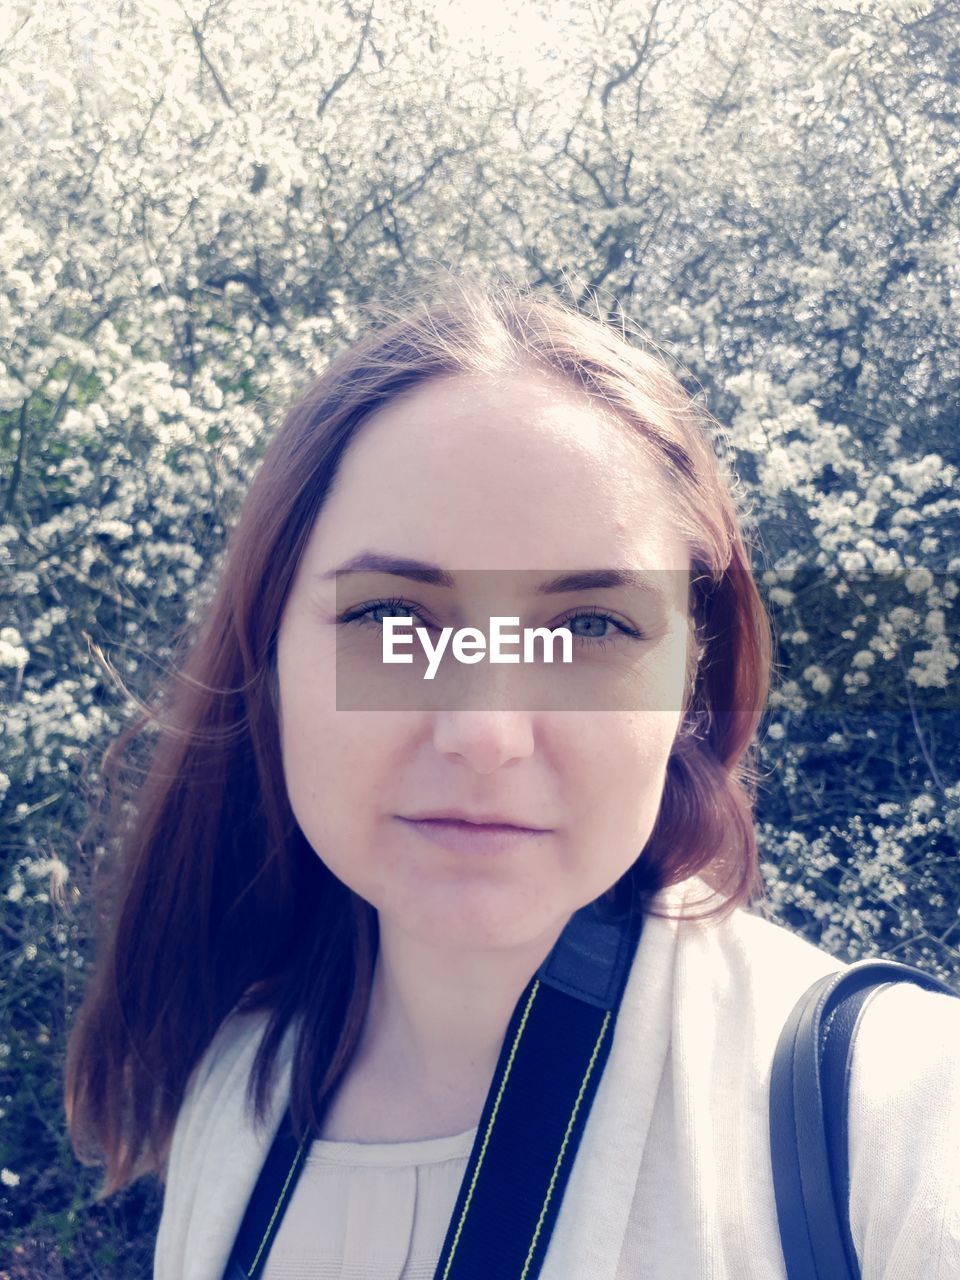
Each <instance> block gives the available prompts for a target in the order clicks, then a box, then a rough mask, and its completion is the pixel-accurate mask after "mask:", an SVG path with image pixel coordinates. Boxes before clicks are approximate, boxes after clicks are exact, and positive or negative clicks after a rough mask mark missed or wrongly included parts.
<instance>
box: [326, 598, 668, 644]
mask: <svg viewBox="0 0 960 1280" xmlns="http://www.w3.org/2000/svg"><path fill="white" fill-rule="evenodd" d="M386 614H393V615H394V616H395V617H400V618H410V617H412V618H413V620H414V625H421V626H424V627H427V628H429V627H430V626H431V623H430V621H429V619H426V618H424V616H423V614H422V613H421V612H420V611H419V610H418V609H417V608H415V607H414V606H413V605H412V604H410V603H409V602H408V601H407V600H401V599H389V600H371V601H370V603H369V604H363V605H358V606H357V607H356V608H355V609H349V610H347V612H346V613H343V614H341V615H340V617H339V618H337V622H338V623H344V622H359V623H360V624H361V626H372V627H377V628H378V629H382V625H383V616H384V615H386ZM559 628H565V629H566V630H568V631H569V632H570V634H571V635H572V636H573V639H574V641H575V642H576V643H577V644H578V645H580V646H582V647H587V648H592V649H597V648H602V647H605V646H606V645H610V644H615V643H616V642H617V641H618V640H623V639H630V640H642V639H643V633H642V632H640V631H637V630H635V629H634V628H633V627H631V626H629V625H628V624H627V623H625V622H621V621H620V620H619V619H618V618H615V617H613V615H612V614H609V613H604V612H603V610H602V609H581V610H579V611H578V612H577V613H573V614H569V615H568V616H567V617H566V618H564V619H562V620H561V621H560V622H558V623H557V624H556V628H555V629H559Z"/></svg>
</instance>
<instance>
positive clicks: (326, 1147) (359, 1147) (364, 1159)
mask: <svg viewBox="0 0 960 1280" xmlns="http://www.w3.org/2000/svg"><path fill="white" fill-rule="evenodd" d="M476 1132H477V1130H476V1127H474V1128H473V1129H468V1130H467V1131H466V1132H465V1133H458V1134H454V1135H453V1136H451V1137H447V1138H424V1139H421V1140H420V1141H417V1142H331V1141H329V1140H327V1139H321V1140H319V1141H315V1142H313V1144H312V1145H311V1146H310V1147H308V1149H307V1155H306V1160H305V1162H304V1166H303V1170H302V1172H301V1173H300V1177H299V1178H298V1179H297V1183H296V1186H295V1187H294V1190H293V1195H292V1196H291V1197H290V1203H289V1205H288V1206H287V1210H286V1213H285V1214H284V1215H283V1218H282V1220H281V1223H280V1228H279V1230H278V1231H277V1235H276V1239H275V1240H274V1242H273V1245H272V1246H271V1249H270V1252H269V1254H268V1255H267V1262H266V1265H265V1266H264V1269H263V1280H433V1273H434V1271H435V1270H436V1266H437V1258H438V1257H439V1255H440V1250H441V1248H442V1247H443V1240H444V1236H445V1235H446V1233H447V1225H448V1223H449V1222H450V1215H451V1213H452V1212H453V1205H454V1202H455V1200H456V1198H457V1192H458V1191H459V1189H460V1182H461V1179H462V1178H463V1171H464V1169H465V1168H466V1167H467V1160H468V1159H469V1156H470V1150H471V1148H472V1146H473V1139H474V1136H475V1134H476Z"/></svg>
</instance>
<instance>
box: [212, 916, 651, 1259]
mask: <svg viewBox="0 0 960 1280" xmlns="http://www.w3.org/2000/svg"><path fill="white" fill-rule="evenodd" d="M641 924H642V916H641V915H640V913H635V914H632V915H627V916H625V917H624V918H622V919H621V920H618V921H610V920H607V919H604V918H602V917H601V915H600V914H599V912H598V911H597V910H596V904H594V903H590V904H588V905H587V906H586V907H582V908H581V909H580V910H579V911H577V912H575V913H574V914H573V916H572V917H571V918H570V920H569V921H568V923H567V925H566V927H565V928H564V930H563V932H562V933H561V935H560V937H559V938H558V939H557V942H556V943H555V945H554V947H553V949H552V950H551V952H550V954H549V955H548V956H547V958H546V959H545V960H544V962H543V964H542V965H541V966H540V968H539V969H538V970H537V972H536V973H535V974H534V975H533V977H532V978H531V979H530V981H529V982H528V983H527V986H526V987H525V989H524V991H523V993H522V994H521V996H520V999H519V1000H518V1001H517V1004H516V1006H515V1008H514V1011H513V1014H512V1016H511V1019H510V1023H509V1025H508V1027H507V1031H506V1034H505V1036H504V1040H503V1045H502V1047H501V1051H500V1057H499V1060H498V1062H497V1066H496V1070H495V1071H494V1073H493V1079H492V1081H491V1084H490V1088H489V1090H488V1093H487V1098H486V1101H485V1103H484V1108H483V1113H482V1114H481V1116H480V1121H479V1124H478V1126H477V1136H476V1138H475V1140H474V1144H473V1147H472V1149H471V1152H470V1156H469V1159H468V1161H467V1167H466V1170H465V1171H464V1175H463V1178H462V1180H461V1184H460V1190H459V1193H458V1195H457V1200H456V1204H455V1205H454V1208H453V1213H452V1215H451V1218H450V1224H449V1227H448V1229H447V1233H446V1236H445V1238H444V1242H443V1247H442V1249H441V1253H440V1258H439V1261H438V1263H437V1267H436V1271H435V1273H434V1274H435V1280H491V1277H516V1278H517V1280H519V1278H520V1277H521V1276H522V1277H523V1280H535V1277H536V1276H537V1275H538V1273H539V1271H540V1267H541V1265H542V1263H543V1258H544V1255H545V1253H546V1248H547V1244H548V1242H549V1240H550V1235H551V1232H552V1230H553V1225H554V1222H555V1221H556V1217H557V1213H558V1212H559V1209H560V1204H561V1201H562V1199H563V1194H564V1190H565V1188H566V1185H567V1180H568V1178H569V1175H570V1169H571V1167H572V1165H573V1161H574V1157H575V1155H576V1152H577V1148H578V1145H579V1142H580V1138H581V1135H582V1134H583V1130H584V1127H585V1125H586V1122H587V1117H588V1115H589V1113H590V1107H591V1104H592V1102H593V1098H594V1095H595V1094H596V1090H597V1086H598V1084H599V1082H600V1077H601V1075H602V1074H603V1069H604V1066H605V1064H606V1061H607V1057H608V1055H609V1053H610V1045H611V1042H612V1040H613V1031H614V1026H615V1023H616V1018H617V1013H618V1011H619V1008H620V1002H621V999H622V997H623V991H624V988H625V986H626V982H627V978H628V976H629V973H630V968H631V965H632V963H633V959H634V956H635V954H636V949H637V944H638V942H639V938H640V930H641ZM309 1141H310V1135H309V1134H308V1135H307V1136H305V1137H304V1139H303V1140H302V1141H301V1142H300V1143H299V1144H298V1143H297V1141H296V1139H295V1137H294V1135H293V1128H292V1123H291V1119H290V1112H289V1109H287V1110H286V1111H285V1113H284V1115H283V1117H282V1119H281V1122H280V1127H279V1129H278V1131H277V1134H276V1138H275V1139H274V1142H273V1144H272V1146H271V1148H270V1151H269V1152H268V1154H267V1158H266V1160H265V1162H264V1165H263V1168H262V1169H261V1172H260V1176H259V1178H258V1181H257V1183H256V1186H255V1188H254V1191H253V1194H252V1196H251V1198H250V1201H249V1203H248V1205H247V1208H246V1211H245V1214H244V1217H243V1220H242V1222H241V1225H240V1229H239V1232H238V1234H237V1237H236V1240H235V1243H234V1247H233V1252H232V1253H231V1255H230V1260H229V1262H228V1264H227V1269H226V1271H225V1272H224V1276H223V1280H253V1278H254V1277H256V1276H259V1275H260V1273H261V1271H262V1269H263V1266H264V1263H265V1262H266V1258H267V1254H268V1253H269V1250H270V1246H271V1244H272V1242H273V1240H274V1238H275V1236H276V1232H277V1229H278V1227H279V1225H280V1220H281V1218H282V1217H283V1213H284V1211H285V1210H286V1208H287V1206H288V1204H289V1202H290V1197H291V1195H292V1191H293V1187H294V1185H295V1183H296V1180H297V1178H298V1177H299V1175H300V1172H301V1171H302V1168H303V1163H304V1160H305V1157H306V1150H307V1147H308V1145H309Z"/></svg>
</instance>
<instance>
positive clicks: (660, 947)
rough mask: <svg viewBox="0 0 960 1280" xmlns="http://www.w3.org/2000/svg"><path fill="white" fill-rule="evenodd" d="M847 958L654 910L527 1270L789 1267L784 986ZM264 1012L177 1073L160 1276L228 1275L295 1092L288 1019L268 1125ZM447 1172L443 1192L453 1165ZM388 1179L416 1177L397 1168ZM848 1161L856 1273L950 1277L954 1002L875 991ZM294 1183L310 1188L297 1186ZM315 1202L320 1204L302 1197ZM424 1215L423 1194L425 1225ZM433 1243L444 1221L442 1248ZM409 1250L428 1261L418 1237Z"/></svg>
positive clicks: (673, 1273)
mask: <svg viewBox="0 0 960 1280" xmlns="http://www.w3.org/2000/svg"><path fill="white" fill-rule="evenodd" d="M702 890H703V886H702V883H701V882H699V881H696V880H694V881H688V882H686V885H685V886H677V887H675V888H674V889H671V890H667V891H665V893H664V895H663V897H662V899H661V901H662V902H663V903H666V904H670V905H676V904H677V902H678V901H679V900H680V899H681V898H682V897H683V895H684V894H685V893H686V892H689V891H692V892H693V894H694V895H699V894H702ZM842 967H843V966H842V965H841V964H840V962H839V961H837V960H836V959H835V958H834V957H832V956H829V955H827V954H826V953H825V952H823V951H820V950H819V949H818V948H816V947H814V946H812V945H811V944H810V943H808V942H806V941H804V940H803V939H801V938H799V937H797V936H796V935H794V934H793V933H791V932H789V931H788V930H786V929H783V928H781V927H779V926H776V925H774V924H771V923H769V922H768V921H765V920H763V919H761V918H760V917H758V916H756V915H754V914H752V913H750V912H748V911H744V910H737V911H734V912H733V913H732V914H731V915H730V916H729V917H728V918H727V919H726V920H725V921H720V922H718V921H712V922H709V921H708V922H704V923H695V922H686V923H678V922H677V921H675V920H664V919H662V918H660V917H657V916H647V918H646V920H645V921H644V926H643V932H642V935H641V938H640V944H639V946H638V948H637V955H636V959H635V961H634V964H633V967H632V969H631V972H630V976H629V980H628V983H627V987H626V990H625V993H624V999H623V1003H622V1006H621V1009H620V1014H619V1016H618V1018H617V1022H616V1029H615V1032H614V1036H613V1041H612V1044H611V1048H610V1057H609V1059H608V1061H607V1065H606V1068H605V1070H604V1072H603V1075H602V1076H601V1079H600V1083H599V1085H598V1088H597V1093H596V1097H595V1099H594V1102H593V1106H592V1108H591V1110H590V1115H589V1119H588V1121H587V1124H586V1127H585V1130H584V1134H583V1138H582V1140H581V1144H580V1148H579V1150H578V1152H577V1156H576V1159H575V1161H574V1164H573V1167H572V1169H571V1171H570V1179H569V1182H568V1184H567V1188H566V1192H565V1195H564V1197H563V1200H562V1203H561V1206H560V1210H559V1213H558V1216H557V1221H556V1224H555V1226H554V1230H553V1234H552V1235H551V1237H550V1243H549V1246H548V1248H547V1251H546V1256H545V1258H544V1263H543V1268H542V1270H541V1273H540V1277H541V1280H585V1278H589V1280H786V1273H785V1268H784V1264H783V1259H782V1255H781V1253H780V1242H779V1231H778V1227H777V1218H776V1205H775V1201H774V1194H773V1184H772V1174H771V1168H770V1156H769V1145H768V1144H769V1128H768V1119H767V1105H768V1096H769V1080H770V1067H771V1062H772V1058H773V1051H774V1047H775V1045H776V1042H777V1038H778V1036H779V1034H780V1030H781V1028H782V1026H783V1023H784V1020H785V1019H786V1017H787V1014H788V1013H789V1012H790V1010H791V1008H792V1007H793V1005H794V1003H795V1001H796V1000H797V998H798V997H799V996H800V995H801V993H802V992H803V991H805V990H806V988H807V987H808V986H809V985H810V983H811V982H813V981H814V980H815V979H817V978H819V977H821V976H823V975H824V974H825V973H829V972H833V971H836V970H837V969H840V968H842ZM264 1020H265V1015H264V1014H242V1015H241V1014H233V1015H231V1016H230V1017H229V1018H228V1019H226V1020H225V1022H224V1024H223V1026H222V1027H221V1028H220V1030H219V1031H218V1033H217V1036H216V1037H215V1039H214V1042H213V1044H212V1045H211V1046H210V1049H209V1050H208V1052H207V1053H206V1054H205V1056H204V1058H203V1060H202V1062H201V1063H200V1065H199V1067H198V1069H197V1071H196V1072H195V1073H194V1075H193V1077H192V1079H191V1082H190V1086H189V1088H188V1091H187V1095H186V1097H185V1099H184V1102H183V1105H182V1107H181V1110H180V1114H179V1116H178V1119H177V1125H176V1128H175V1130H174V1135H173V1142H172V1147H171V1154H170V1162H169V1168H168V1176H167V1184H166V1192H165V1197H164V1204H163V1213H162V1216H161V1220H160V1227H159V1231H158V1235H157V1244H156V1252H155V1262H154V1280H221V1278H222V1276H223V1271H224V1268H225V1265H226V1261H227V1258H228V1257H229V1254H230V1251H231V1248H232V1246H233V1241H234V1238H235V1235H236V1232H237V1229H238V1227H239V1224H240V1220H241V1218H242V1216H243V1212H244V1209H245V1208H246V1205H247V1201H248V1199H249V1196H250V1193H251V1191H252V1189H253V1185H254V1183H255V1182H256V1180H257V1176H258V1175H259V1172H260V1168H261V1166H262V1164H263V1160H264V1158H265V1157H266V1153H267V1151H268V1149H269V1147H270V1143H271V1141H272V1139H273V1135H274V1133H275V1131H276V1127H277V1125H278V1124H279V1122H280V1118H281V1115H282V1113H283V1110H284V1108H285V1106H286V1102H287V1099H288V1096H289V1072H290V1061H291V1057H292V1049H293V1036H294V1033H295V1030H296V1024H292V1025H291V1027H290V1028H288V1032H287V1035H286V1037H285V1039H284V1042H283V1047H282V1050H281V1058H280V1063H281V1069H280V1070H279V1071H278V1073H277V1084H276V1087H275V1090H274V1093H273V1096H272V1099H271V1107H270V1112H269V1116H268V1120H267V1123H266V1125H265V1126H263V1127H256V1126H254V1124H253V1122H252V1118H251V1116H250V1115H249V1113H248V1111H247V1108H246V1099H245V1088H246V1081H247V1076H248V1073H249V1069H250V1066H251V1064H252V1061H253V1058H254V1055H255V1053H256V1049H257V1045H258V1042H259V1036H260V1033H261V1031H262V1027H263V1024H264ZM460 1136H461V1137H463V1136H464V1135H460ZM333 1145H338V1144H333ZM346 1145H348V1146H350V1147H353V1148H354V1149H355V1148H356V1145H357V1144H346ZM377 1145H380V1144H377ZM388 1145H392V1144H388ZM397 1145H398V1148H399V1147H405V1146H408V1144H405V1143H404V1144H397ZM322 1150H323V1144H321V1146H320V1148H318V1151H320V1152H322ZM404 1158H405V1157H404ZM441 1167H445V1166H442V1165H441ZM401 1168H402V1166H401ZM369 1172H370V1171H369V1170H367V1169H364V1170H363V1171H362V1174H361V1175H360V1176H366V1175H367V1174H368V1173H369ZM389 1172H390V1174H391V1175H392V1174H393V1173H394V1172H396V1170H394V1169H391V1170H390V1171H389ZM448 1175H449V1182H448V1183H447V1189H446V1194H447V1196H448V1197H449V1199H450V1205H451V1208H452V1202H453V1198H454V1197H455V1192H456V1189H457V1188H456V1187H455V1186H453V1183H454V1182H455V1181H457V1179H456V1174H455V1166H454V1164H453V1162H452V1161H451V1163H450V1165H449V1167H448ZM305 1176H306V1175H301V1181H302V1178H303V1177H305ZM324 1176H326V1175H324ZM351 1176H352V1175H351ZM399 1176H401V1177H403V1176H405V1177H407V1179H408V1186H409V1177H410V1174H409V1172H406V1173H403V1174H400V1175H399ZM415 1176H416V1178H417V1189H418V1192H419V1191H420V1190H421V1189H422V1190H423V1191H424V1192H425V1193H426V1194H427V1195H428V1196H429V1197H430V1199H431V1200H432V1201H433V1202H434V1205H435V1210H436V1211H437V1212H438V1211H439V1205H438V1201H439V1197H440V1195H441V1193H440V1191H439V1188H438V1187H436V1186H434V1187H433V1188H432V1191H430V1192H427V1191H426V1188H427V1182H428V1179H427V1178H426V1177H424V1176H423V1169H422V1167H421V1166H417V1167H416V1175H415ZM850 1176H851V1199H850V1217H851V1224H852V1230H853V1238H854V1242H855V1245H856V1248H857V1251H858V1254H859V1257H860V1261H861V1269H862V1277H863V1280H958V1277H960V1000H956V999H952V998H951V997H949V996H946V995H942V994H939V993H934V992H927V991H923V990H921V989H919V988H917V987H914V986H912V985H909V984H904V985H902V986H895V987H892V988H891V989H889V990H887V991H884V992H882V993H880V994H879V995H878V996H876V997H875V999H874V1000H873V1001H872V1002H871V1003H870V1004H869V1005H868V1006H867V1009H866V1012H865V1014H864V1016H863V1021H862V1026H861V1029H860V1032H859V1034H858V1037H857V1041H856V1046H855V1050H854V1056H853V1064H852V1078H851V1106H850ZM328 1181H329V1179H328ZM307 1185H308V1187H309V1186H310V1184H309V1183H308V1184H307ZM334 1185H335V1180H334ZM295 1194H296V1195H297V1196H298V1197H300V1199H301V1200H303V1197H304V1196H307V1197H309V1195H310V1192H309V1191H307V1192H303V1191H301V1189H300V1185H299V1184H298V1187H297V1189H296V1191H295ZM407 1194H408V1196H409V1190H408V1192H407ZM419 1199H420V1197H419V1194H418V1196H417V1201H418V1204H417V1205H415V1206H414V1217H413V1222H414V1224H416V1223H417V1222H418V1221H419V1218H420V1208H419ZM351 1203H354V1200H353V1198H351ZM356 1203H359V1201H357V1202H356ZM309 1209H310V1212H311V1213H317V1214H319V1212H321V1211H320V1210H319V1209H317V1207H316V1202H314V1203H313V1204H312V1205H311V1206H310V1207H309ZM354 1211H355V1210H354V1209H353V1208H351V1210H350V1212H354ZM291 1212H292V1210H291V1209H288V1211H287V1214H288V1216H289V1214H290V1213H291ZM304 1212H305V1213H306V1212H307V1209H305V1210H304ZM324 1212H326V1211H324ZM431 1212H433V1211H431V1210H427V1209H426V1200H425V1201H424V1219H423V1220H424V1222H426V1221H427V1218H428V1215H429V1214H430V1213H431ZM314 1220H315V1221H317V1222H318V1221H319V1218H316V1219H314ZM325 1220H326V1219H325ZM390 1220H391V1222H392V1221H394V1220H395V1219H390ZM406 1220H407V1222H408V1224H409V1222H410V1221H411V1219H410V1218H409V1216H408V1217H407V1219H406ZM284 1221H285V1222H286V1221H287V1219H286V1218H285V1220H284ZM415 1230H417V1231H419V1230H420V1228H419V1227H416V1226H415ZM426 1230H428V1229H427V1228H424V1231H425V1232H426ZM351 1238H352V1233H351ZM442 1238H443V1233H442V1232H437V1234H436V1235H435V1245H434V1247H435V1249H436V1250H437V1252H439V1247H440V1245H441V1243H442ZM338 1239H339V1241H340V1243H341V1244H342V1242H343V1236H342V1235H341V1236H340V1237H338V1236H337V1235H336V1232H335V1233H334V1235H333V1236H332V1237H330V1236H328V1237H326V1238H325V1239H324V1240H323V1241H320V1240H319V1239H318V1240H316V1255H315V1256H314V1260H313V1263H312V1266H313V1271H312V1275H319V1274H322V1273H321V1272H320V1271H318V1270H317V1261H316V1259H317V1258H322V1257H324V1256H326V1257H329V1256H330V1254H331V1251H335V1250H336V1249H337V1248H338V1247H339V1246H338V1243H337V1241H338ZM386 1239H387V1232H386V1231H384V1230H381V1226H380V1223H379V1221H377V1222H374V1223H373V1229H370V1230H369V1231H368V1233H367V1235H366V1240H365V1241H364V1242H363V1243H364V1244H365V1246H366V1250H367V1253H366V1262H364V1260H363V1258H357V1265H358V1266H359V1267H360V1270H358V1271H356V1272H354V1273H353V1274H356V1275H357V1276H364V1277H365V1280H373V1277H374V1276H378V1277H379V1276H380V1275H382V1274H389V1273H388V1272H381V1271H380V1270H379V1269H378V1263H377V1262H376V1261H375V1259H376V1258H378V1257H379V1255H378V1253H377V1250H379V1249H380V1248H381V1247H382V1241H384V1240H386ZM423 1239H424V1240H425V1239H426V1235H425V1234H424V1236H423ZM419 1247H420V1246H419V1244H418V1245H417V1248H418V1249H419ZM410 1261H411V1264H412V1263H413V1262H414V1261H416V1265H418V1266H421V1267H422V1265H423V1263H422V1261H421V1260H420V1255H419V1253H418V1254H417V1255H416V1258H414V1257H413V1255H411V1258H410ZM271 1263H272V1256H271ZM277 1265H285V1264H281V1263H279V1262H278V1264H277ZM364 1266H366V1272H364V1270H363V1267H364ZM268 1274H271V1273H269V1272H268ZM276 1274H277V1275H280V1274H283V1273H282V1272H277V1273H276ZM344 1274H345V1275H346V1274H348V1273H346V1272H344ZM400 1274H402V1272H401V1273H400ZM411 1274H416V1273H411ZM424 1274H427V1273H424Z"/></svg>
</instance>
